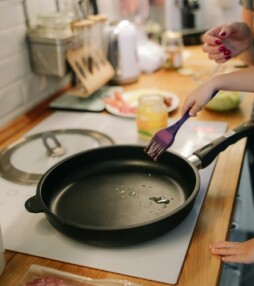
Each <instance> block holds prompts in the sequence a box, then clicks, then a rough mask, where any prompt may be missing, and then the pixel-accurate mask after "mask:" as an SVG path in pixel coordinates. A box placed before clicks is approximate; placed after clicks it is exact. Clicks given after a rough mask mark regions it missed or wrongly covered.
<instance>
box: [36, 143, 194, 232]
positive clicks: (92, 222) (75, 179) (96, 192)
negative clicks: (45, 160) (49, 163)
mask: <svg viewBox="0 0 254 286" xmlns="http://www.w3.org/2000/svg"><path fill="white" fill-rule="evenodd" d="M198 189H199V174H198V171H197V170H196V169H195V167H193V166H192V165H191V164H190V163H189V162H188V161H187V160H186V159H184V158H182V157H180V156H178V155H176V154H174V153H169V152H167V154H166V155H165V156H163V158H162V159H161V160H159V161H157V162H154V161H153V160H152V159H151V158H149V157H148V156H147V155H146V154H145V153H144V152H143V148H142V147H139V146H110V148H108V147H103V148H97V149H96V150H94V151H89V152H87V151H86V152H83V153H79V154H76V155H74V156H72V157H70V158H69V159H67V160H64V161H63V162H61V163H59V164H58V165H56V166H55V167H53V168H52V169H51V170H49V171H48V172H47V173H46V174H45V176H44V177H43V178H42V180H41V181H40V183H39V185H38V192H39V194H40V196H41V199H42V201H43V203H44V204H45V206H46V209H47V211H46V212H47V213H48V214H50V217H51V219H50V220H51V223H52V215H53V224H54V225H55V224H56V223H57V224H59V221H61V223H63V224H64V225H65V226H66V225H67V227H68V226H71V227H72V230H73V229H79V230H84V231H86V230H87V231H89V232H91V231H95V232H96V231H97V230H98V231H100V232H102V233H103V232H107V231H114V230H116V231H121V230H127V231H128V230H130V229H139V228H142V227H143V226H147V225H155V224H156V223H157V222H160V221H162V220H167V219H169V221H170V224H172V225H168V227H167V229H171V228H172V227H174V226H175V225H177V224H178V223H179V222H177V221H174V215H175V214H176V218H177V219H179V216H177V214H178V213H181V210H182V209H183V210H184V209H185V208H188V206H189V205H190V206H191V205H192V203H193V201H194V199H195V196H196V194H197V191H198ZM37 195H38V194H37ZM188 211H189V210H188ZM184 213H186V212H185V211H184ZM51 214H52V215H51ZM54 217H56V218H57V220H56V221H54ZM172 217H173V222H172V219H171V218H172ZM180 218H181V217H180ZM149 231H150V230H149ZM165 231H166V229H165V230H164V232H165ZM127 233H128V232H127Z"/></svg>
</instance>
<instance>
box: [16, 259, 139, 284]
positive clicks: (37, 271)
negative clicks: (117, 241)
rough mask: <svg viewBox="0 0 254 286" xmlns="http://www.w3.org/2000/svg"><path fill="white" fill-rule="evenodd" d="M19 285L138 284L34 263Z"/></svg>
mask: <svg viewBox="0 0 254 286" xmlns="http://www.w3.org/2000/svg"><path fill="white" fill-rule="evenodd" d="M17 286H138V285H137V284H134V283H132V282H129V281H127V280H120V279H119V280H117V279H92V278H88V277H83V276H79V275H75V274H71V273H67V272H64V271H60V270H57V269H53V268H49V267H45V266H40V265H36V264H32V265H31V266H30V267H29V269H28V270H27V272H26V273H25V275H24V276H23V278H22V279H21V281H20V282H19V283H18V285H17Z"/></svg>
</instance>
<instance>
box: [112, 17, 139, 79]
mask: <svg viewBox="0 0 254 286" xmlns="http://www.w3.org/2000/svg"><path fill="white" fill-rule="evenodd" d="M108 29H109V31H107V32H106V33H107V38H108V59H109V62H110V63H111V64H112V66H113V68H114V70H115V76H114V77H113V79H112V82H113V83H116V84H127V83H131V82H134V81H136V80H137V79H138V77H139V74H140V68H139V63H138V53H137V30H136V28H135V26H134V25H133V24H132V23H131V22H129V21H127V20H123V21H120V22H119V23H117V24H114V25H111V26H110V27H109V28H108Z"/></svg>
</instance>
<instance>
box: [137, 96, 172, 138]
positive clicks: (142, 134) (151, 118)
mask: <svg viewBox="0 0 254 286" xmlns="http://www.w3.org/2000/svg"><path fill="white" fill-rule="evenodd" d="M167 123H168V111H167V107H166V105H165V104H164V98H163V97H162V96H161V95H159V94H151V95H143V96H141V97H140V98H139V100H138V107H137V111H136V124H137V130H138V135H139V138H140V139H141V140H143V141H149V140H150V139H151V138H152V137H153V135H154V134H155V133H156V132H157V131H159V130H160V129H164V128H166V127H167Z"/></svg>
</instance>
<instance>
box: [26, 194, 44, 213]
mask: <svg viewBox="0 0 254 286" xmlns="http://www.w3.org/2000/svg"><path fill="white" fill-rule="evenodd" d="M25 208H26V209H27V210H28V211H29V212H30V213H41V212H43V209H44V207H43V204H42V202H41V201H40V200H39V199H38V198H37V196H33V197H31V198H29V199H28V200H27V201H26V202H25Z"/></svg>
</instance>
